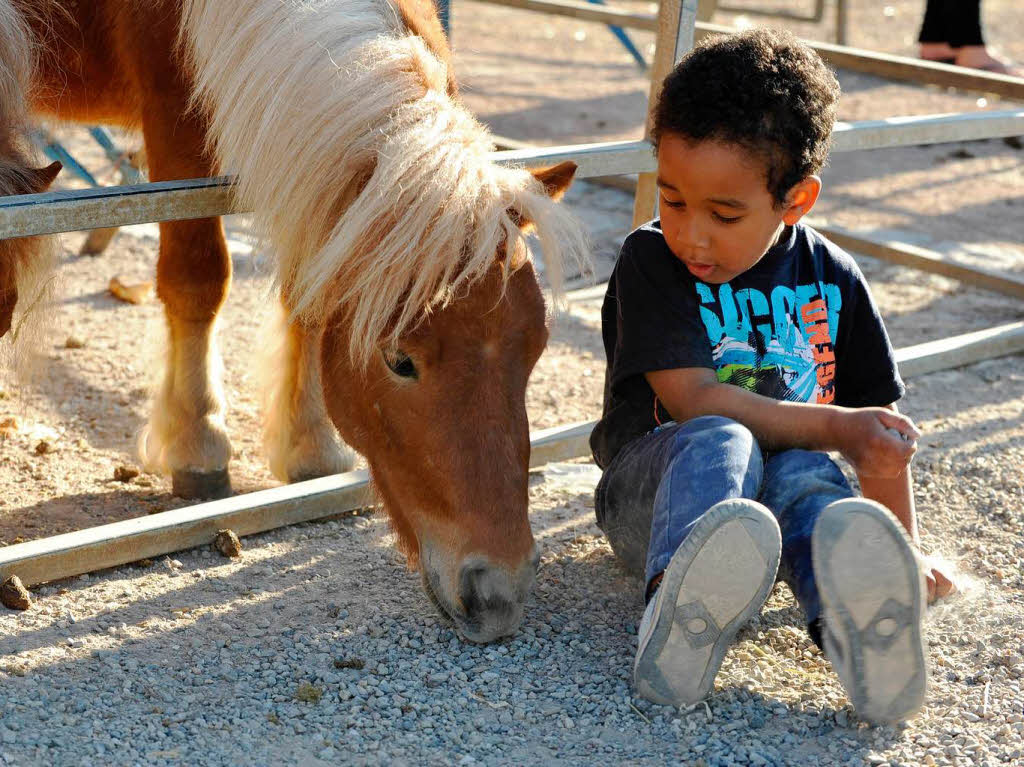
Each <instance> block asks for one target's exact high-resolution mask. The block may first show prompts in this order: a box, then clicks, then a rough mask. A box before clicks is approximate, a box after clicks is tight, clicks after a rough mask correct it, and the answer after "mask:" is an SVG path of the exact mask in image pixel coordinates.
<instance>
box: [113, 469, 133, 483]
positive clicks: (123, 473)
mask: <svg viewBox="0 0 1024 767" xmlns="http://www.w3.org/2000/svg"><path fill="white" fill-rule="evenodd" d="M137 476H139V470H138V469H136V468H135V467H134V466H118V467H117V468H115V469H114V479H116V480H117V481H118V482H131V481H132V480H133V479H135V478H136V477H137Z"/></svg>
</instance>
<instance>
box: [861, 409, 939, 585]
mask: <svg viewBox="0 0 1024 767" xmlns="http://www.w3.org/2000/svg"><path fill="white" fill-rule="evenodd" d="M889 408H890V409H892V410H893V411H894V412H895V411H896V406H895V405H890V406H889ZM857 479H858V480H860V490H861V492H862V493H863V494H864V497H865V498H870V499H871V500H872V501H877V502H878V503H880V504H882V505H883V506H885V507H886V508H887V509H889V511H891V512H892V513H893V515H894V516H895V517H896V518H897V519H898V520H899V521H900V523H901V524H902V525H903V527H904V528H906V530H907V534H908V535H909V536H910V541H911V543H913V544H914V548H916V549H920V546H921V540H920V537H919V535H918V532H917V512H916V509H915V507H914V480H913V476H912V475H911V472H910V467H909V466H908V467H907V470H906V471H905V472H903V474H901V475H900V476H898V477H871V476H861V475H860V474H858V475H857ZM922 560H923V561H922V563H921V564H922V569H923V570H924V573H925V579H926V581H927V585H928V601H929V602H934V601H935V600H936V599H941V598H942V597H945V596H948V595H949V594H952V593H955V592H956V590H957V586H956V583H955V582H954V581H953V580H952V579H951V578H950V577H949V576H947V575H946V574H945V573H944V572H942V570H941V569H940V568H939V567H937V566H936V565H935V564H934V563H933V562H931V561H930V560H929V559H928V558H927V557H922Z"/></svg>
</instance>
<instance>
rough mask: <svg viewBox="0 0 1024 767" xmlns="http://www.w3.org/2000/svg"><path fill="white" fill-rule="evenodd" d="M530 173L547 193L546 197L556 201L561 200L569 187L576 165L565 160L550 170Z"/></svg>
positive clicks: (545, 169)
mask: <svg viewBox="0 0 1024 767" xmlns="http://www.w3.org/2000/svg"><path fill="white" fill-rule="evenodd" d="M530 173H532V174H533V177H534V178H535V179H537V180H538V181H539V182H540V183H542V184H543V185H544V191H545V192H547V193H548V197H550V198H551V199H552V200H555V201H558V200H561V199H562V195H564V194H565V193H566V191H567V190H568V189H569V185H570V184H572V177H573V176H574V175H575V174H576V163H574V162H573V161H572V160H566V161H565V162H560V163H558V165H553V166H552V167H550V168H541V169H540V170H532V171H530Z"/></svg>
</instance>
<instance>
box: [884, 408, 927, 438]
mask: <svg viewBox="0 0 1024 767" xmlns="http://www.w3.org/2000/svg"><path fill="white" fill-rule="evenodd" d="M879 419H880V420H881V421H882V423H883V424H884V425H885V426H886V428H888V429H890V430H892V431H896V432H898V433H899V434H901V435H902V436H903V437H904V438H905V439H908V440H910V441H914V440H916V439H920V437H921V430H920V429H918V428H917V426H916V425H915V424H914V422H913V421H911V420H910V419H909V418H907V417H906V416H905V415H901V414H900V413H893V412H891V411H888V410H886V411H883V412H881V413H880V414H879Z"/></svg>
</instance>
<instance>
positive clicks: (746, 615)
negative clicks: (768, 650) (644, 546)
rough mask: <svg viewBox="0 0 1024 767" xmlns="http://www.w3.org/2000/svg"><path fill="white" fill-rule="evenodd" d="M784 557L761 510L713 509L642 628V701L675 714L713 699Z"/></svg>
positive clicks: (676, 558) (743, 506)
mask: <svg viewBox="0 0 1024 767" xmlns="http://www.w3.org/2000/svg"><path fill="white" fill-rule="evenodd" d="M781 551H782V540H781V536H780V534H779V525H778V523H777V522H776V521H775V517H773V516H772V513H771V512H770V511H768V509H766V508H765V507H764V506H762V505H761V504H760V503H757V502H756V501H749V500H746V499H736V500H728V501H722V502H721V503H716V504H715V505H714V506H712V507H711V508H710V509H708V510H707V511H706V512H705V513H704V515H703V516H702V517H701V518H700V519H699V520H697V523H696V524H695V525H694V526H693V529H692V530H691V531H690V534H689V535H688V536H687V537H686V540H685V541H683V543H682V544H681V545H680V546H679V548H678V549H677V550H676V553H675V554H673V555H672V560H671V561H670V562H669V564H668V567H667V568H665V574H664V575H663V576H662V580H661V585H660V586H659V587H658V590H657V592H655V594H654V598H653V599H652V600H651V601H650V603H649V604H648V605H647V610H646V611H645V612H644V617H643V620H642V621H641V622H640V629H639V631H638V632H637V633H638V634H639V640H640V644H639V648H638V649H637V653H636V661H635V663H634V664H633V682H634V687H635V689H636V692H637V694H638V695H640V696H642V697H644V698H647V699H648V700H651V701H654V702H655V703H663V704H667V705H672V706H681V705H686V704H690V703H696V702H697V701H699V700H702V699H703V698H705V697H707V694H708V693H709V692H710V691H711V688H712V686H713V685H714V683H715V675H716V674H717V673H718V668H719V666H721V665H722V658H723V657H725V651H726V650H728V649H729V645H731V644H732V641H733V638H734V637H735V636H736V632H737V631H739V629H740V627H741V626H742V625H743V624H744V623H746V622H747V621H748V620H750V618H751V617H753V616H754V615H756V614H757V613H758V611H760V609H761V605H763V604H764V600H765V599H767V597H768V593H769V592H770V591H771V588H772V585H773V584H774V583H775V574H776V572H777V571H778V569H779V556H780V554H781Z"/></svg>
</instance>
